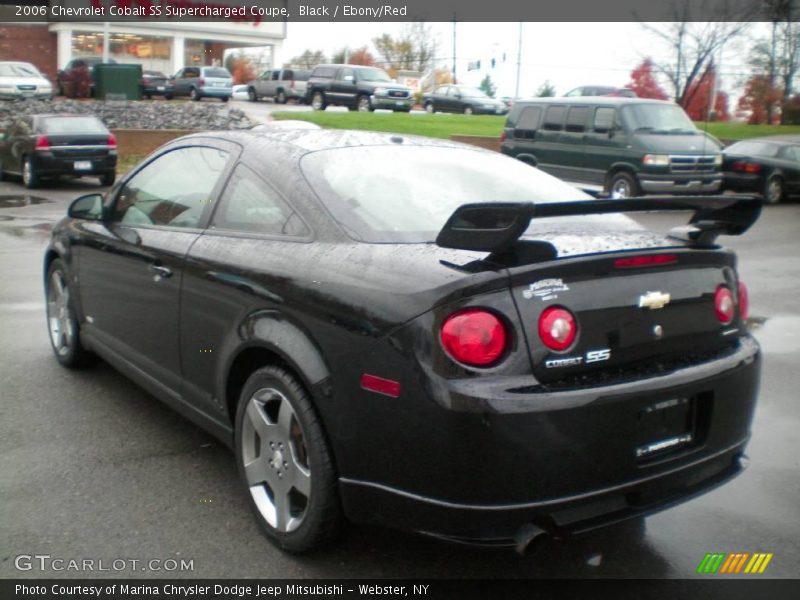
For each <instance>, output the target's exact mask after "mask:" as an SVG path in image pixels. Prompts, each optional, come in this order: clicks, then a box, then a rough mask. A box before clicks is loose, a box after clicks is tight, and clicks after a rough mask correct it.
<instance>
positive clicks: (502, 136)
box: [500, 131, 508, 144]
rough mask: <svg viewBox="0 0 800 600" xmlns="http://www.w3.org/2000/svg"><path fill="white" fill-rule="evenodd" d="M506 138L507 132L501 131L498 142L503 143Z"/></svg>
mask: <svg viewBox="0 0 800 600" xmlns="http://www.w3.org/2000/svg"><path fill="white" fill-rule="evenodd" d="M507 139H508V133H506V132H505V131H503V133H501V134H500V143H501V144H502V143H503V142H505V141H506V140H507Z"/></svg>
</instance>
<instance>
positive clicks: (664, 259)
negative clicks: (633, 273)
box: [614, 254, 678, 269]
mask: <svg viewBox="0 0 800 600" xmlns="http://www.w3.org/2000/svg"><path fill="white" fill-rule="evenodd" d="M676 262H678V257H677V255H675V254H646V255H644V256H628V257H625V258H618V259H617V260H615V261H614V267H615V268H617V269H638V268H639V267H657V266H660V265H673V264H675V263H676Z"/></svg>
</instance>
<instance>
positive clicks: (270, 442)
mask: <svg viewBox="0 0 800 600" xmlns="http://www.w3.org/2000/svg"><path fill="white" fill-rule="evenodd" d="M760 206H761V204H760V202H758V201H753V199H748V198H744V199H743V198H739V197H733V196H731V197H724V198H713V197H712V198H708V197H706V198H699V199H693V198H681V199H674V198H670V199H660V198H647V199H636V200H594V199H590V198H589V197H588V196H584V195H583V194H582V193H580V192H578V191H576V190H575V189H574V188H572V187H570V186H567V185H566V184H564V183H562V182H561V181H559V180H557V179H555V178H553V177H551V176H549V175H546V174H544V173H542V172H541V171H538V170H536V169H531V168H530V167H529V166H527V165H525V164H523V163H521V162H519V161H516V160H513V159H511V158H508V157H505V156H503V155H501V154H498V153H494V152H489V151H485V150H480V149H478V148H475V147H471V146H464V145H459V144H454V143H449V142H444V141H438V140H429V139H423V138H412V137H405V136H403V137H400V136H397V135H384V134H375V133H366V132H350V131H324V130H322V131H321V130H316V131H315V130H278V129H275V130H266V129H265V130H259V131H253V132H235V133H234V132H229V133H214V134H210V133H209V134H195V135H191V136H188V137H183V138H180V139H178V140H175V141H173V142H171V143H169V144H168V145H166V146H164V147H162V148H160V149H159V150H157V151H156V152H155V153H154V154H152V155H151V156H150V157H148V158H147V159H146V160H145V161H144V162H143V163H142V164H141V165H139V166H138V167H137V168H136V169H134V170H133V171H132V172H131V173H130V174H129V175H127V176H126V177H125V179H124V180H122V181H120V182H119V183H117V185H116V186H115V187H114V188H113V189H112V190H111V191H109V192H108V194H107V195H106V197H105V198H103V197H102V196H100V195H89V196H84V197H81V198H78V199H77V200H76V201H74V202H73V204H72V205H71V206H70V208H69V214H68V216H67V217H66V218H65V219H64V220H63V221H61V223H60V224H58V225H57V226H56V228H55V229H54V231H53V234H52V240H51V243H50V245H49V248H48V249H47V253H46V256H45V262H44V274H45V277H44V280H45V288H46V298H47V319H48V326H49V331H50V339H51V342H52V346H53V349H54V351H55V355H56V358H57V359H58V361H59V362H60V363H61V364H63V365H65V366H68V367H75V366H78V365H82V364H85V363H86V361H87V360H88V359H89V357H90V356H91V355H92V354H97V355H99V356H101V357H102V358H104V359H105V360H106V361H108V362H109V363H111V364H112V365H114V366H115V367H116V368H117V369H119V370H120V371H121V372H122V373H124V374H126V375H127V376H129V377H130V378H132V379H133V380H135V381H136V382H138V383H139V384H140V385H141V386H143V387H144V388H145V389H147V390H149V391H150V392H151V393H153V394H154V395H156V396H158V397H159V398H160V399H162V400H163V401H165V402H166V403H168V404H169V405H170V406H172V407H174V408H175V409H177V410H178V411H180V412H181V413H182V414H184V415H186V417H188V418H189V419H191V420H192V421H194V422H195V423H198V424H199V425H201V426H203V427H205V428H206V429H208V430H209V431H210V432H212V433H213V434H215V435H216V436H218V437H219V438H220V439H221V440H223V441H224V442H226V443H227V444H230V445H231V446H233V448H234V449H235V453H236V460H237V464H238V467H239V471H240V473H241V479H242V482H243V489H244V490H246V492H247V495H248V498H249V501H250V503H251V505H252V507H253V509H254V511H255V515H256V518H257V520H258V522H259V523H260V524H261V525H262V527H263V528H264V530H265V531H266V533H267V535H268V536H269V538H270V539H272V540H273V541H274V542H275V543H276V544H277V545H278V546H280V547H281V548H284V549H286V550H288V551H294V552H299V551H304V550H308V549H311V548H314V547H317V546H319V545H320V544H322V543H323V542H325V541H327V540H329V539H331V538H332V537H333V536H334V535H335V534H336V532H337V531H338V530H339V528H340V525H341V524H342V523H343V522H344V521H345V519H350V520H352V521H359V522H375V523H384V524H389V525H394V526H397V527H403V528H406V529H410V530H414V531H418V532H422V533H425V534H428V535H432V536H436V537H439V538H443V539H449V540H453V541H460V542H468V543H477V544H491V545H510V546H516V547H517V548H518V549H519V550H525V549H530V548H534V547H538V546H539V545H540V542H541V541H542V540H544V539H546V538H547V537H548V536H563V535H568V534H571V533H575V532H582V531H586V530H588V529H592V528H595V527H599V526H602V525H605V524H609V523H613V522H616V521H620V520H623V519H626V518H631V517H638V516H641V515H644V514H648V513H651V512H654V511H657V510H660V509H662V508H665V507H667V506H669V505H672V504H674V503H676V502H679V501H681V500H685V499H688V498H690V497H692V496H694V495H697V494H699V493H702V492H704V491H706V490H708V489H710V488H713V487H715V486H717V485H719V484H721V483H723V482H724V481H726V480H728V479H729V478H731V477H733V476H734V475H736V474H738V473H739V472H740V471H741V470H742V468H743V466H744V464H745V461H744V460H743V457H744V450H745V445H746V443H747V440H748V437H749V432H750V423H751V419H752V416H753V410H754V407H755V402H756V395H757V390H758V378H759V371H760V362H761V359H760V352H759V347H758V345H757V343H756V342H755V341H754V339H753V338H752V337H751V336H750V334H749V333H748V331H747V326H746V324H745V319H746V316H747V293H746V291H745V287H744V285H743V283H742V282H741V281H740V280H739V278H738V276H737V273H736V257H735V256H734V254H733V253H732V252H730V251H728V250H725V249H723V248H721V247H720V246H718V245H717V243H716V239H717V237H718V236H719V235H721V234H740V233H742V232H743V231H745V230H746V229H747V228H748V227H749V226H750V225H751V224H752V223H753V221H754V220H755V219H756V218H757V216H758V213H759V210H760ZM639 210H690V211H693V215H694V216H693V217H692V219H691V222H690V223H689V224H688V225H686V226H683V227H678V228H676V229H675V230H674V231H672V232H671V234H670V235H664V234H658V233H652V232H649V231H647V230H644V229H642V228H641V227H640V226H639V225H637V224H636V222H634V221H633V220H631V219H630V218H628V217H626V216H624V215H622V214H618V213H619V211H639Z"/></svg>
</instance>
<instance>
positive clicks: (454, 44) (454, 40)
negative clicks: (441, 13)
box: [453, 13, 458, 83]
mask: <svg viewBox="0 0 800 600" xmlns="http://www.w3.org/2000/svg"><path fill="white" fill-rule="evenodd" d="M453 83H458V80H457V79H456V13H453Z"/></svg>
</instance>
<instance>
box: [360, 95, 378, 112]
mask: <svg viewBox="0 0 800 600" xmlns="http://www.w3.org/2000/svg"><path fill="white" fill-rule="evenodd" d="M356 110H357V111H358V112H372V111H373V110H375V109H374V108H372V102H370V101H369V96H366V95H364V94H361V95H360V96H358V98H356Z"/></svg>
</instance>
